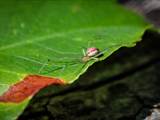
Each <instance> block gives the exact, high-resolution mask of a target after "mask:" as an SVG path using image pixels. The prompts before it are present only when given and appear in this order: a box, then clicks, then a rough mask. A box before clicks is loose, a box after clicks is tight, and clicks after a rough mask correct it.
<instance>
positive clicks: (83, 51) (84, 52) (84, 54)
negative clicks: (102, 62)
mask: <svg viewBox="0 0 160 120" xmlns="http://www.w3.org/2000/svg"><path fill="white" fill-rule="evenodd" d="M82 53H83V56H86V51H85V50H84V48H83V49H82Z"/></svg>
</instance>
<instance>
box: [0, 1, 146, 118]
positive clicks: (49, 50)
mask: <svg viewBox="0 0 160 120" xmlns="http://www.w3.org/2000/svg"><path fill="white" fill-rule="evenodd" d="M0 18H1V19H0V95H1V96H3V95H4V94H6V93H7V92H8V91H9V90H10V88H12V86H14V85H17V84H18V83H20V81H21V80H23V79H24V78H25V77H26V76H28V75H30V74H32V75H43V76H49V77H54V78H58V79H60V80H64V81H65V82H66V83H72V82H73V81H75V80H76V79H77V78H78V77H79V76H80V75H81V74H82V73H84V72H85V71H86V70H87V68H88V67H89V66H90V65H92V64H93V63H94V62H95V61H94V60H91V61H89V62H87V63H84V62H82V57H83V53H82V49H83V48H88V47H97V48H99V49H100V50H101V51H105V52H104V55H103V56H102V57H100V59H99V60H103V59H105V58H106V57H108V56H109V55H111V54H112V53H113V52H114V51H116V50H117V49H119V48H120V47H123V46H127V47H131V46H134V45H135V43H136V42H137V41H139V40H140V39H141V36H142V34H143V32H144V31H145V29H146V28H147V27H148V24H146V23H145V22H144V20H143V18H141V17H139V16H138V15H136V14H135V13H133V12H131V11H128V10H126V9H125V8H123V7H122V6H120V5H117V3H116V1H115V0H106V1H105V0H98V1H97V0H92V1H90V0H55V1H51V0H45V1H43V0H39V1H34V0H33V1H27V0H21V1H19V0H6V1H1V2H0ZM33 93H34V92H33ZM29 99H30V98H28V99H26V100H25V101H24V104H22V103H20V104H12V103H11V104H12V105H10V103H2V104H0V110H1V111H2V112H0V119H2V120H12V119H14V118H15V117H16V116H17V115H18V114H20V111H22V110H23V109H24V108H25V105H26V104H27V102H28V100H29ZM26 101H27V102H26ZM14 106H15V107H14ZM3 108H5V109H3ZM13 111H14V112H13ZM11 112H13V114H12V115H9V114H10V113H11ZM3 114H8V115H9V116H8V117H5V116H3Z"/></svg>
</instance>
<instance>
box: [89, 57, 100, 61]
mask: <svg viewBox="0 0 160 120" xmlns="http://www.w3.org/2000/svg"><path fill="white" fill-rule="evenodd" d="M90 60H95V61H98V60H99V58H97V57H91V58H90Z"/></svg>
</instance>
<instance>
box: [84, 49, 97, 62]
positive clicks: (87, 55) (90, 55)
mask: <svg viewBox="0 0 160 120" xmlns="http://www.w3.org/2000/svg"><path fill="white" fill-rule="evenodd" d="M83 53H84V56H83V58H82V61H83V62H88V61H89V60H91V59H95V60H97V59H98V56H99V54H100V50H99V49H98V48H96V47H90V48H88V49H87V50H86V52H85V51H83Z"/></svg>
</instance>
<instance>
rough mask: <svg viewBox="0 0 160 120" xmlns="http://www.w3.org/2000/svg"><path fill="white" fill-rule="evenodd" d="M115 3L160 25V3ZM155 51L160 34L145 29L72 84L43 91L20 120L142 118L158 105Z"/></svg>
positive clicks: (159, 70) (159, 58)
mask: <svg viewBox="0 0 160 120" xmlns="http://www.w3.org/2000/svg"><path fill="white" fill-rule="evenodd" d="M118 2H119V4H123V5H124V7H127V8H129V9H132V10H134V11H136V12H137V13H138V14H140V15H143V16H145V18H146V20H147V21H149V22H151V23H152V24H154V26H155V27H159V26H160V1H159V2H158V0H119V1H118ZM159 53H160V34H159V33H157V32H156V31H154V30H147V31H146V32H145V33H144V35H143V37H142V41H141V42H139V43H137V45H136V46H135V47H132V48H125V47H124V48H120V49H119V50H118V51H116V52H115V53H114V54H112V55H111V56H110V57H108V58H107V59H106V60H104V61H101V62H97V63H95V64H94V65H93V66H91V67H90V68H89V69H88V70H87V72H86V73H85V74H83V75H82V76H80V78H79V79H78V80H77V81H76V82H74V83H73V84H71V85H65V86H50V87H48V88H45V89H43V90H42V91H41V92H40V93H38V94H37V95H36V96H35V97H34V98H33V99H32V100H31V102H30V104H29V105H28V107H27V108H26V109H25V111H24V112H23V114H22V115H21V116H20V117H19V119H18V120H143V119H144V118H145V117H146V116H147V115H149V113H150V109H151V108H152V106H153V105H154V104H157V103H160V87H159V86H160V55H159ZM48 91H50V93H49V94H48ZM157 120H158V119H157Z"/></svg>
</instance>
